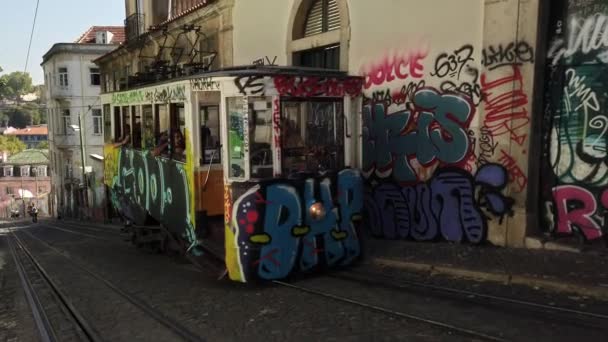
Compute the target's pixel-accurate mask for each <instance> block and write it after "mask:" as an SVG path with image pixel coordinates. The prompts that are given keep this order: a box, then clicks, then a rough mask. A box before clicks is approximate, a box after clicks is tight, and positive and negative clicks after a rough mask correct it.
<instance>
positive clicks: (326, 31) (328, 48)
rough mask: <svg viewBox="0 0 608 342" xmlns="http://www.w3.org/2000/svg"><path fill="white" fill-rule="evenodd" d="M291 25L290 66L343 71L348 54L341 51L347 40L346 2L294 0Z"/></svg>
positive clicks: (344, 0)
mask: <svg viewBox="0 0 608 342" xmlns="http://www.w3.org/2000/svg"><path fill="white" fill-rule="evenodd" d="M291 25H292V26H291V32H290V38H291V43H290V48H289V49H288V50H290V51H291V62H292V64H293V65H295V66H305V67H314V68H324V69H341V68H345V67H347V65H348V64H347V61H346V59H347V56H348V54H347V53H348V52H347V51H344V49H342V48H341V45H342V44H343V43H347V42H348V38H349V37H348V32H349V30H348V25H349V20H348V9H347V6H346V0H296V1H295V3H294V9H293V12H292V17H291ZM313 37H314V38H313ZM344 45H345V46H347V45H348V44H344Z"/></svg>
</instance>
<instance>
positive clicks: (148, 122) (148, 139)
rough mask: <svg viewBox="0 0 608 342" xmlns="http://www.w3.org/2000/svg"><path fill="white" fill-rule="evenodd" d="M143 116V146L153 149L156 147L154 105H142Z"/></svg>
mask: <svg viewBox="0 0 608 342" xmlns="http://www.w3.org/2000/svg"><path fill="white" fill-rule="evenodd" d="M142 116H143V126H144V128H143V137H142V138H143V148H145V149H151V148H154V146H155V145H156V144H155V141H154V118H153V113H152V105H145V106H142Z"/></svg>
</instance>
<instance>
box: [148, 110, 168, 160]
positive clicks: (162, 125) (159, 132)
mask: <svg viewBox="0 0 608 342" xmlns="http://www.w3.org/2000/svg"><path fill="white" fill-rule="evenodd" d="M169 128H170V121H169V108H168V106H167V105H166V104H163V105H156V117H155V118H154V133H155V134H154V136H155V138H156V147H155V148H154V150H153V151H152V154H153V155H155V156H164V157H168V156H169Z"/></svg>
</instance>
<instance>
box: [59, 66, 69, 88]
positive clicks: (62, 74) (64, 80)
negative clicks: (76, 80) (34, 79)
mask: <svg viewBox="0 0 608 342" xmlns="http://www.w3.org/2000/svg"><path fill="white" fill-rule="evenodd" d="M59 86H60V87H67V86H68V68H59Z"/></svg>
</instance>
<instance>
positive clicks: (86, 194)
mask: <svg viewBox="0 0 608 342" xmlns="http://www.w3.org/2000/svg"><path fill="white" fill-rule="evenodd" d="M78 127H79V130H78V132H79V133H80V161H81V162H82V183H83V185H84V204H85V207H86V206H87V202H88V197H89V192H88V188H89V186H88V184H87V167H86V164H85V160H86V158H85V148H84V143H83V137H82V135H83V134H84V133H83V132H82V131H83V130H82V111H80V114H78Z"/></svg>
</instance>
